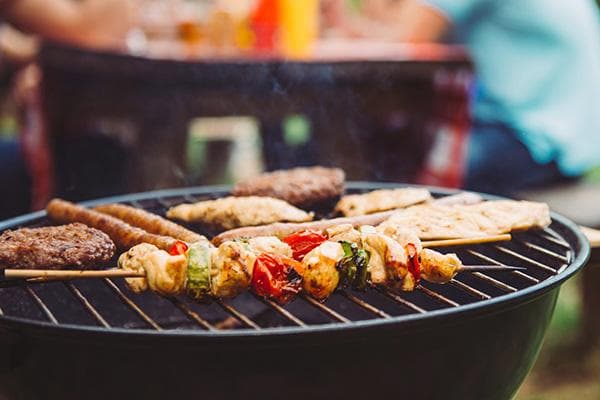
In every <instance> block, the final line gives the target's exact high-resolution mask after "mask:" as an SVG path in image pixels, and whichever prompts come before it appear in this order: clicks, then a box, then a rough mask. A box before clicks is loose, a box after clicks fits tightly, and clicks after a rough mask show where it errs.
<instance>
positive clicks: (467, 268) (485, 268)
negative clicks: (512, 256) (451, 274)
mask: <svg viewBox="0 0 600 400" xmlns="http://www.w3.org/2000/svg"><path fill="white" fill-rule="evenodd" d="M525 269H527V268H525V267H515V266H514V265H463V266H461V267H460V268H459V269H458V272H492V271H522V270H525Z"/></svg>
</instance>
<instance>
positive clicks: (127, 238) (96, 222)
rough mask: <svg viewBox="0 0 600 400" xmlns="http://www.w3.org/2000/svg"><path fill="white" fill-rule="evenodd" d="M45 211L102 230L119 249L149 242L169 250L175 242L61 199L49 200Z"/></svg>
mask: <svg viewBox="0 0 600 400" xmlns="http://www.w3.org/2000/svg"><path fill="white" fill-rule="evenodd" d="M46 211H47V213H48V216H49V217H50V218H51V219H53V220H55V221H57V222H61V223H69V222H81V223H83V224H85V225H87V226H91V227H93V228H96V229H99V230H101V231H103V232H104V233H106V234H107V235H108V236H109V237H110V238H111V239H112V240H113V242H115V244H116V245H117V247H119V248H120V249H129V248H131V247H133V246H135V245H138V244H140V243H150V244H153V245H155V246H156V247H158V248H161V249H164V250H169V249H170V248H171V247H172V246H173V244H174V243H175V242H176V239H174V238H172V237H168V236H161V235H155V234H153V233H148V232H146V231H145V230H143V229H140V228H137V227H135V226H131V225H129V224H128V223H126V222H124V221H121V220H120V219H118V218H115V217H113V216H110V215H106V214H102V213H100V212H98V211H94V210H89V209H87V208H84V207H81V206H78V205H76V204H73V203H71V202H68V201H65V200H61V199H54V200H52V201H50V203H48V206H47V207H46Z"/></svg>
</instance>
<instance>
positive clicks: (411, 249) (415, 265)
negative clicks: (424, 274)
mask: <svg viewBox="0 0 600 400" xmlns="http://www.w3.org/2000/svg"><path fill="white" fill-rule="evenodd" d="M406 252H407V253H408V260H409V264H408V272H410V273H411V274H412V276H413V278H415V282H416V283H419V282H420V281H421V263H420V262H419V255H418V254H417V246H415V245H414V244H412V243H409V244H407V245H406Z"/></svg>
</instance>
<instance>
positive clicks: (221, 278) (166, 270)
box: [119, 226, 514, 303]
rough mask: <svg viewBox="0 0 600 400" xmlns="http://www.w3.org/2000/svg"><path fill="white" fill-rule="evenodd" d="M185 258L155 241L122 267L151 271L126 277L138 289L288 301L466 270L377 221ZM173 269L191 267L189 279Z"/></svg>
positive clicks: (198, 251)
mask: <svg viewBox="0 0 600 400" xmlns="http://www.w3.org/2000/svg"><path fill="white" fill-rule="evenodd" d="M156 253H162V256H157V255H156ZM182 255H183V254H182ZM185 255H186V256H187V263H186V261H185V257H184V258H183V259H181V258H177V257H179V256H180V255H171V256H170V257H172V259H169V258H168V257H169V254H168V253H167V252H165V251H162V250H159V249H157V248H156V247H154V246H151V245H138V246H135V247H134V248H132V249H130V250H129V251H128V252H126V253H124V254H122V255H121V257H120V258H119V267H120V268H122V269H126V270H131V271H133V272H137V273H139V274H140V275H141V274H142V273H143V272H144V271H145V272H146V274H147V278H148V279H143V278H142V279H140V278H127V283H128V285H129V287H130V288H131V289H132V290H133V291H134V292H141V291H143V290H146V289H147V288H150V289H151V290H154V291H156V292H158V293H161V294H178V293H180V292H182V291H183V290H186V291H187V292H188V294H190V295H191V296H192V297H193V298H195V299H203V298H206V297H216V298H229V297H235V296H237V295H238V294H240V293H241V292H243V291H245V290H247V289H251V290H253V291H254V292H255V293H257V294H259V295H261V296H265V297H269V298H272V299H274V300H277V301H279V302H281V303H284V302H286V301H287V300H289V299H290V298H291V297H293V295H295V294H296V293H298V292H299V290H300V288H302V289H303V290H304V291H305V292H306V293H307V294H309V295H310V296H312V297H314V298H316V299H318V300H324V299H326V298H327V297H328V296H329V295H331V293H333V292H334V291H335V290H336V289H337V288H338V287H348V286H352V287H354V288H356V289H359V290H362V289H365V288H366V286H367V282H370V283H372V284H375V285H383V286H386V287H392V288H399V289H401V290H405V291H411V290H414V289H415V287H416V286H417V285H418V283H419V281H420V280H421V279H424V280H427V281H430V282H436V283H446V282H449V281H450V280H451V279H452V278H453V277H454V276H455V275H456V274H457V273H459V272H460V271H461V269H463V268H464V266H463V265H462V263H461V261H460V260H459V259H458V257H457V256H456V255H455V254H441V253H438V252H436V251H433V250H430V249H423V248H422V246H421V243H420V241H419V240H418V238H417V237H416V236H415V235H414V233H411V232H410V231H402V230H400V229H397V230H396V231H395V232H392V231H390V229H389V227H388V229H387V231H386V232H380V231H378V230H377V229H376V228H374V227H371V226H365V227H361V229H360V230H356V229H354V228H352V226H339V227H336V228H335V229H332V230H329V231H328V232H327V235H322V234H320V233H317V232H307V231H305V232H301V233H296V234H293V235H290V236H288V237H286V238H284V239H283V240H280V239H278V238H276V237H257V238H251V239H249V240H246V241H244V240H238V241H226V242H224V243H222V244H221V245H220V246H218V247H214V246H211V245H210V244H207V243H195V244H192V245H190V247H189V249H188V250H187V251H186V252H185ZM173 268H181V269H184V270H186V274H185V276H184V274H181V273H179V272H180V271H178V272H177V273H174V272H173V270H172V269H173ZM495 268H497V267H495ZM504 268H505V269H506V268H509V267H504ZM471 269H472V268H471ZM479 269H484V268H483V267H482V266H479ZM511 269H514V268H511ZM176 281H177V282H176ZM163 282H164V283H165V284H164V285H163Z"/></svg>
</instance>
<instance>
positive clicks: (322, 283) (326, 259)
mask: <svg viewBox="0 0 600 400" xmlns="http://www.w3.org/2000/svg"><path fill="white" fill-rule="evenodd" d="M342 258H344V250H343V248H342V245H340V244H339V243H336V242H330V241H327V242H324V243H323V244H321V245H320V246H318V247H316V248H314V249H313V250H311V251H310V252H309V253H308V254H307V255H306V256H304V259H303V260H302V265H303V269H304V270H303V271H302V278H303V286H302V287H303V289H304V291H306V292H307V293H308V294H309V295H311V296H312V297H314V298H316V299H317V300H325V299H326V298H327V297H329V296H330V295H331V293H333V292H334V290H335V289H336V288H337V286H338V283H339V280H340V274H339V272H338V270H337V264H338V262H339V261H340V260H341V259H342Z"/></svg>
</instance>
